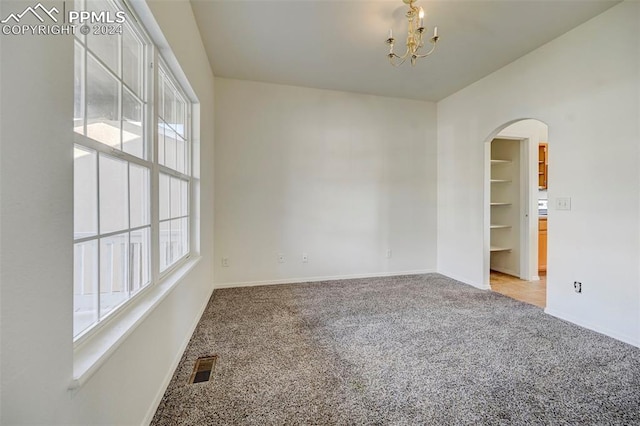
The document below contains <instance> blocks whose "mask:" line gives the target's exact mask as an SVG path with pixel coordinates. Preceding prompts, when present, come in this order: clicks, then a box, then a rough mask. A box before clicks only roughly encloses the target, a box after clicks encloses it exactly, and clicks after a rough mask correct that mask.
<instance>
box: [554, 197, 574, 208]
mask: <svg viewBox="0 0 640 426" xmlns="http://www.w3.org/2000/svg"><path fill="white" fill-rule="evenodd" d="M556 210H571V197H558V198H556Z"/></svg>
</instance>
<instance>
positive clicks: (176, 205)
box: [170, 177, 182, 218]
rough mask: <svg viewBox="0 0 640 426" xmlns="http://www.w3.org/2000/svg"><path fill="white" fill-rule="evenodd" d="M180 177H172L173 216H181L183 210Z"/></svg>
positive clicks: (171, 212) (171, 198)
mask: <svg viewBox="0 0 640 426" xmlns="http://www.w3.org/2000/svg"><path fill="white" fill-rule="evenodd" d="M180 181H181V180H180V179H177V178H174V177H172V178H171V197H170V200H171V211H170V214H171V217H172V218H173V217H180V216H182V211H181V209H180V207H181V206H180V203H181V201H182V196H181V195H180V190H181V186H180Z"/></svg>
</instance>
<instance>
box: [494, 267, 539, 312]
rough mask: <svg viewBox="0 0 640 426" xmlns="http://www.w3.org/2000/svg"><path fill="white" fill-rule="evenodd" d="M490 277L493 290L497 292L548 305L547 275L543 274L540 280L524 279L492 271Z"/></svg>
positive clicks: (532, 302) (535, 303) (526, 301)
mask: <svg viewBox="0 0 640 426" xmlns="http://www.w3.org/2000/svg"><path fill="white" fill-rule="evenodd" d="M489 279H490V282H491V290H493V291H495V292H497V293H500V294H503V295H505V296H507V297H511V298H512V299H516V300H520V301H521V302H525V303H530V304H532V305H535V306H539V307H541V308H544V307H546V304H547V276H546V275H541V276H540V281H524V280H521V279H519V278H517V277H513V276H511V275H507V274H503V273H501V272H497V271H491V275H490V277H489Z"/></svg>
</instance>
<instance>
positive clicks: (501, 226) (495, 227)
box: [491, 225, 511, 229]
mask: <svg viewBox="0 0 640 426" xmlns="http://www.w3.org/2000/svg"><path fill="white" fill-rule="evenodd" d="M502 228H511V225H491V229H502Z"/></svg>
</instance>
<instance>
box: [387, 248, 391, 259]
mask: <svg viewBox="0 0 640 426" xmlns="http://www.w3.org/2000/svg"><path fill="white" fill-rule="evenodd" d="M387 259H391V249H387Z"/></svg>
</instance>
